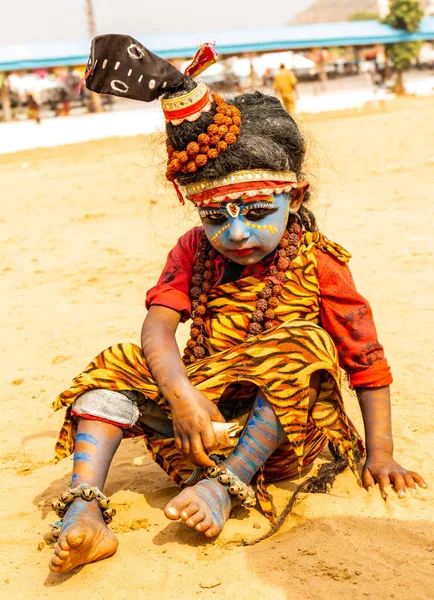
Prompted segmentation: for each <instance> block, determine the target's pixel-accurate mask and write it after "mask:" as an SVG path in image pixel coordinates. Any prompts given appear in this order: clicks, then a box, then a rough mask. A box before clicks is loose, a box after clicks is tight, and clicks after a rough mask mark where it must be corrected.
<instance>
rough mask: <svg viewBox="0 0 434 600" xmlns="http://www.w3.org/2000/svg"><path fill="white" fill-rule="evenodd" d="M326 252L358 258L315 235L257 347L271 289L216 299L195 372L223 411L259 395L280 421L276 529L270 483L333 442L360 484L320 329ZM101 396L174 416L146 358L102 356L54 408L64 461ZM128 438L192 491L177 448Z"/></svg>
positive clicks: (243, 289)
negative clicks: (140, 402)
mask: <svg viewBox="0 0 434 600" xmlns="http://www.w3.org/2000/svg"><path fill="white" fill-rule="evenodd" d="M318 248H321V249H322V250H323V251H324V252H328V253H330V254H332V255H333V256H334V257H336V258H337V259H338V260H340V261H343V262H346V261H348V258H349V254H348V253H347V252H346V251H345V250H344V249H343V248H341V247H340V246H338V245H337V244H335V243H333V242H331V241H329V240H327V239H326V238H325V237H324V236H323V235H322V234H320V233H317V232H315V233H306V234H305V235H304V236H303V238H302V239H301V242H300V244H299V253H298V255H297V257H296V258H295V259H294V260H293V261H292V262H291V265H290V268H289V269H288V271H287V273H286V276H287V281H286V283H285V284H284V286H283V292H282V294H281V296H280V304H279V307H278V308H277V309H276V311H275V313H276V320H277V321H278V323H279V324H278V325H277V326H276V327H275V328H273V329H270V330H268V331H265V332H263V333H261V334H260V335H258V336H256V337H254V338H251V339H249V340H248V341H245V334H246V328H247V325H248V323H249V321H250V316H251V313H252V312H253V310H255V304H256V299H257V293H258V291H260V290H261V289H262V288H263V285H264V283H263V281H262V280H261V279H259V278H257V277H255V276H251V277H246V278H244V279H240V280H238V281H235V282H232V283H227V284H223V285H221V286H218V287H217V288H215V289H214V290H212V291H211V292H210V295H209V301H208V304H207V314H206V317H205V330H206V334H207V348H208V350H209V352H210V356H209V357H206V358H204V359H202V360H200V361H197V362H195V363H193V364H192V365H189V366H188V367H187V373H188V377H189V379H190V381H191V383H192V384H193V385H194V386H195V387H196V388H197V389H198V390H200V391H201V392H202V393H203V394H204V395H205V396H207V397H208V398H209V399H210V400H211V401H213V402H216V403H218V402H219V401H220V400H221V399H222V398H223V397H226V398H227V396H228V394H231V395H233V396H234V398H236V397H239V396H240V395H242V394H246V393H248V394H255V393H256V388H259V389H260V390H261V391H262V393H263V395H264V396H265V397H266V398H267V400H268V401H269V402H270V403H271V404H272V406H273V408H274V410H275V411H276V414H277V416H278V417H279V419H280V422H281V423H282V426H283V427H284V429H285V432H286V434H287V438H288V440H287V442H286V443H284V444H283V445H282V446H280V447H279V449H278V450H277V451H276V452H275V453H274V454H273V455H272V456H271V457H270V458H269V460H268V461H267V462H266V464H265V466H264V469H263V471H262V473H261V474H260V476H259V484H260V485H259V486H258V490H259V493H258V498H259V500H260V503H261V507H262V509H263V511H264V513H265V514H266V516H267V517H268V518H269V519H270V520H271V521H273V520H274V516H275V515H274V510H273V506H272V502H271V498H270V496H269V495H268V494H267V493H266V492H265V488H264V485H263V484H264V481H276V480H279V479H284V478H288V477H294V476H297V475H298V474H299V473H300V470H301V469H303V468H304V467H306V466H307V465H309V464H310V463H312V461H313V460H314V459H315V458H316V457H317V456H318V454H319V453H320V452H321V450H322V448H323V447H324V445H325V444H326V443H327V441H330V442H332V443H333V444H334V445H335V447H336V448H337V449H338V450H339V452H340V453H341V454H343V455H344V456H345V457H346V458H347V459H348V462H349V465H350V467H351V468H352V470H353V472H354V473H355V474H357V470H356V465H355V459H354V450H355V446H356V444H357V443H358V441H359V438H358V435H357V433H356V432H355V430H354V429H353V427H352V426H351V425H350V424H349V422H348V419H347V416H346V413H345V409H344V405H343V402H342V396H341V391H340V368H339V364H338V356H337V352H336V348H335V346H334V344H333V341H332V339H331V337H330V336H329V335H328V334H327V333H326V331H325V330H324V329H322V328H321V327H320V326H319V322H320V317H319V294H318V279H317V276H316V268H317V265H316V249H318ZM315 371H321V373H322V378H321V388H320V393H319V396H318V400H317V402H316V403H315V405H314V407H313V409H312V410H311V411H309V410H308V403H309V382H310V377H311V375H312V373H314V372H315ZM95 388H105V389H111V390H138V391H140V392H142V393H143V394H144V395H145V396H147V397H148V398H150V399H151V400H153V401H155V402H157V403H158V404H160V406H161V407H162V408H163V409H164V410H165V411H166V412H167V413H168V414H170V408H169V406H168V405H167V403H166V401H165V399H164V398H163V397H162V396H161V395H160V394H159V390H158V387H157V385H156V383H155V381H154V379H153V377H152V375H151V373H150V372H149V370H148V368H147V365H146V361H145V358H144V356H143V354H142V351H141V349H140V348H139V347H138V346H136V345H134V344H117V345H115V346H112V347H110V348H108V349H106V350H104V351H103V352H102V353H101V354H99V355H98V356H97V357H96V358H95V360H93V361H92V362H91V363H90V364H89V366H88V367H87V368H86V369H85V370H84V371H83V372H82V373H81V374H79V375H78V376H77V377H76V378H75V379H74V380H73V382H72V385H71V387H70V388H69V389H68V390H66V391H65V392H63V393H62V394H60V396H58V398H56V400H55V401H54V408H55V410H58V409H60V408H64V407H66V408H67V411H66V418H65V422H64V426H63V427H62V430H61V432H60V435H59V439H58V442H57V444H56V457H57V459H59V460H60V459H61V458H64V457H66V456H68V455H69V454H70V453H71V452H72V451H73V449H74V439H75V432H76V424H75V422H74V420H73V418H72V416H71V412H70V409H71V405H72V403H73V401H74V400H75V399H76V398H77V397H78V396H79V395H80V394H82V393H83V392H85V391H87V390H90V389H95ZM125 435H126V436H136V435H143V436H144V439H145V442H146V445H147V447H148V450H149V451H150V453H151V455H152V457H153V459H154V460H155V461H156V462H157V463H158V464H159V465H160V466H161V467H162V468H163V469H164V470H165V471H166V473H168V475H169V476H170V477H172V479H173V480H174V481H175V482H176V483H178V484H180V485H183V484H185V482H186V480H187V479H188V478H189V477H190V475H191V474H192V472H193V470H194V466H193V465H192V464H191V463H189V462H188V461H187V460H186V458H185V457H184V456H183V455H182V454H181V453H180V452H179V450H178V449H177V448H176V447H175V444H174V440H173V439H162V438H160V437H157V436H155V435H153V434H152V432H151V431H150V430H147V429H146V428H145V427H141V426H139V425H137V426H135V427H133V428H131V429H127V430H125Z"/></svg>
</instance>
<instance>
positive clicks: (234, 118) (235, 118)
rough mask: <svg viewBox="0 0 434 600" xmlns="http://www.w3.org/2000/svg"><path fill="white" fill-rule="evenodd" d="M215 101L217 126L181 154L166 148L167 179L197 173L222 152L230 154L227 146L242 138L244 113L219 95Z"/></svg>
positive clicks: (214, 125) (190, 144)
mask: <svg viewBox="0 0 434 600" xmlns="http://www.w3.org/2000/svg"><path fill="white" fill-rule="evenodd" d="M212 99H213V102H214V104H215V105H216V106H217V109H216V113H215V115H214V119H213V120H214V122H213V123H211V125H209V126H208V129H207V132H206V133H200V134H199V135H198V138H197V142H190V143H189V144H188V145H187V148H186V149H185V150H182V151H178V150H175V148H174V147H173V146H172V145H171V144H170V143H168V144H167V154H168V160H167V170H166V177H167V179H168V180H169V181H173V180H174V179H175V177H176V175H177V173H178V172H179V171H181V173H195V172H196V171H197V169H198V168H200V167H203V166H205V165H206V163H207V162H208V160H209V159H215V158H217V157H218V155H219V154H220V152H224V151H225V150H227V148H228V146H230V145H232V144H235V142H236V141H237V139H238V136H239V134H240V126H241V111H240V110H239V109H238V108H237V107H236V106H233V105H231V104H227V103H226V102H225V100H224V99H223V98H222V97H221V96H219V95H218V94H213V95H212Z"/></svg>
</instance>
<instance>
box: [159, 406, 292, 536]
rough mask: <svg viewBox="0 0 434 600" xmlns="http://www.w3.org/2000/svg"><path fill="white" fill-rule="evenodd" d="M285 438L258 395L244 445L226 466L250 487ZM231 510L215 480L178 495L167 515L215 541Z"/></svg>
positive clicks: (229, 458)
mask: <svg viewBox="0 0 434 600" xmlns="http://www.w3.org/2000/svg"><path fill="white" fill-rule="evenodd" d="M285 438H286V436H285V432H284V431H283V428H282V426H281V425H280V423H279V420H278V418H277V417H276V414H275V412H274V410H273V407H272V406H271V404H270V403H269V402H268V401H267V400H265V399H264V398H263V397H262V396H260V395H258V396H257V398H256V400H255V403H254V405H253V408H252V412H251V414H250V418H249V420H248V422H247V425H246V427H245V428H244V431H243V433H242V435H241V437H240V441H239V442H238V445H237V447H236V448H235V450H234V451H233V452H232V454H231V455H230V456H228V458H227V459H226V460H225V462H224V464H225V466H226V467H228V468H229V469H230V470H231V471H232V472H233V473H234V474H235V475H237V477H239V478H240V479H241V480H242V481H243V482H244V483H250V481H251V480H252V478H253V476H254V475H255V473H256V472H257V471H258V470H259V469H260V468H261V466H262V465H263V464H264V463H265V461H266V460H267V459H268V458H269V456H270V455H271V454H272V453H273V452H274V451H275V450H276V448H278V446H280V444H281V443H282V442H283V441H284V440H285ZM231 507H232V502H231V496H229V494H228V492H227V490H226V487H224V486H223V485H221V484H220V483H219V482H218V481H217V480H215V479H205V480H203V481H200V482H199V483H198V484H196V485H195V486H193V487H190V488H186V489H185V490H183V491H182V492H181V493H180V494H178V496H176V497H175V498H174V499H173V500H171V501H170V502H169V503H168V504H167V506H166V508H165V511H164V512H165V514H166V517H168V518H169V519H172V520H177V519H182V520H183V521H185V523H186V524H187V525H188V526H189V527H194V528H195V529H196V530H197V531H200V532H202V533H204V534H205V535H206V537H209V538H211V537H214V536H216V535H218V534H219V533H220V532H221V530H222V529H223V525H224V524H225V522H226V521H227V519H228V517H229V513H230V510H231Z"/></svg>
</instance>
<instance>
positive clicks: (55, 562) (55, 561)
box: [51, 554, 63, 567]
mask: <svg viewBox="0 0 434 600" xmlns="http://www.w3.org/2000/svg"><path fill="white" fill-rule="evenodd" d="M51 564H52V565H55V566H56V567H60V566H62V565H63V560H62V559H61V558H60V557H59V556H57V554H54V556H52V557H51Z"/></svg>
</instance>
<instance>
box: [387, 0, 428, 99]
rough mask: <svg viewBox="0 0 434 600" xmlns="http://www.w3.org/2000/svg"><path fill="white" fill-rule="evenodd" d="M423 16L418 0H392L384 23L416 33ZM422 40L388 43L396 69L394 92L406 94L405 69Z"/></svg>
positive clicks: (415, 54) (390, 58)
mask: <svg viewBox="0 0 434 600" xmlns="http://www.w3.org/2000/svg"><path fill="white" fill-rule="evenodd" d="M422 18H423V10H422V9H421V7H420V5H419V2H418V1H417V0H392V1H391V3H390V12H389V14H388V15H387V17H385V19H383V23H386V24H387V25H390V26H391V27H393V28H394V29H403V30H404V31H407V32H408V33H414V32H415V31H417V30H418V29H419V23H420V21H421V20H422ZM421 44H422V42H399V43H397V44H387V45H386V56H387V58H388V59H389V60H391V61H392V63H393V66H394V68H395V71H396V81H395V87H394V92H395V93H396V94H397V95H403V94H405V91H406V90H405V85H404V71H407V70H408V69H409V68H410V67H411V65H412V63H413V60H414V59H415V58H416V57H417V55H418V54H419V50H420V47H421Z"/></svg>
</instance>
